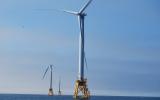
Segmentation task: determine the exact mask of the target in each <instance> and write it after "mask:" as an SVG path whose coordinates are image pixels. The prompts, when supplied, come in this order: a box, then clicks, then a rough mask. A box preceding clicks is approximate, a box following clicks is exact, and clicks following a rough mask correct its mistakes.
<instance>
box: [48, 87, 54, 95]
mask: <svg viewBox="0 0 160 100" xmlns="http://www.w3.org/2000/svg"><path fill="white" fill-rule="evenodd" d="M48 95H49V96H52V95H53V89H52V88H50V89H49V92H48Z"/></svg>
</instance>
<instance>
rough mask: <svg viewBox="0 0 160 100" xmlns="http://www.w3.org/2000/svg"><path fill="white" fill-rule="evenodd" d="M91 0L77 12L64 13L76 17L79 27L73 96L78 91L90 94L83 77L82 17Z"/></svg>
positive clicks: (75, 95) (85, 95)
mask: <svg viewBox="0 0 160 100" xmlns="http://www.w3.org/2000/svg"><path fill="white" fill-rule="evenodd" d="M91 2H92V0H89V1H88V2H87V3H86V4H85V5H84V7H82V8H81V9H80V10H79V11H78V12H75V11H67V10H64V12H66V13H70V14H73V15H75V16H77V17H78V22H79V28H80V36H79V71H78V80H76V83H75V90H74V97H75V98H77V97H78V93H79V91H81V92H82V94H83V97H84V98H88V97H89V96H90V92H89V90H88V88H87V79H85V78H84V62H85V52H84V42H85V41H84V19H85V16H86V15H87V14H86V13H84V11H85V9H86V8H87V7H88V6H89V4H90V3H91Z"/></svg>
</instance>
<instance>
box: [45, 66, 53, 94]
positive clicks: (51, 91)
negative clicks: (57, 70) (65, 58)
mask: <svg viewBox="0 0 160 100" xmlns="http://www.w3.org/2000/svg"><path fill="white" fill-rule="evenodd" d="M49 70H50V72H51V74H50V75H51V76H50V88H49V92H48V95H49V96H52V95H53V88H52V70H53V65H50V66H48V67H47V69H46V71H45V73H44V75H43V79H44V77H45V76H46V73H47V72H48V71H49Z"/></svg>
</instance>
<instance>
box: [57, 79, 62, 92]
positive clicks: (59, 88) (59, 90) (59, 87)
mask: <svg viewBox="0 0 160 100" xmlns="http://www.w3.org/2000/svg"><path fill="white" fill-rule="evenodd" d="M58 95H62V91H61V78H59V84H58Z"/></svg>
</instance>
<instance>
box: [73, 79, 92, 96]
mask: <svg viewBox="0 0 160 100" xmlns="http://www.w3.org/2000/svg"><path fill="white" fill-rule="evenodd" d="M80 92H81V93H82V97H80V96H78V95H79V93H80ZM73 97H74V98H79V97H80V98H85V99H88V98H89V97H90V91H89V90H88V87H87V79H84V80H76V82H75V89H74V96H73Z"/></svg>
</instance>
